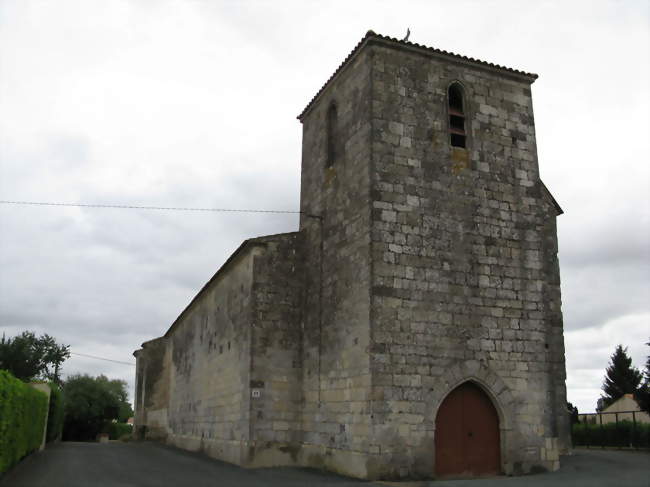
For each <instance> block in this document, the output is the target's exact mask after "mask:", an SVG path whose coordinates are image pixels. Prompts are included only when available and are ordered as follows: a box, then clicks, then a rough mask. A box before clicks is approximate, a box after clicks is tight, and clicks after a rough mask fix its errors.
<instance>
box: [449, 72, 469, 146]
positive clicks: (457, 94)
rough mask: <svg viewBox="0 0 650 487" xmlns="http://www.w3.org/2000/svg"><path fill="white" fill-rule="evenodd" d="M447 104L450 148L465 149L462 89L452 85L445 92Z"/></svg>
mask: <svg viewBox="0 0 650 487" xmlns="http://www.w3.org/2000/svg"><path fill="white" fill-rule="evenodd" d="M447 100H448V103H449V136H450V142H451V145H452V147H462V148H466V147H467V134H466V133H465V110H464V103H463V88H462V87H461V86H460V84H458V83H453V84H452V85H451V86H450V87H449V90H448V92H447Z"/></svg>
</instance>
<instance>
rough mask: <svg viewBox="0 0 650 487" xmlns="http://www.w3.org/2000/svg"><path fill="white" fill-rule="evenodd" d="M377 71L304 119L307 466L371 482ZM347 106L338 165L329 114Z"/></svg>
mask: <svg viewBox="0 0 650 487" xmlns="http://www.w3.org/2000/svg"><path fill="white" fill-rule="evenodd" d="M370 62H371V59H370V58H369V57H368V56H366V55H365V54H364V55H361V56H359V57H357V58H356V59H354V60H352V61H351V62H350V65H349V66H348V67H347V68H345V69H344V70H343V71H342V72H340V73H339V75H338V76H337V78H336V81H335V83H333V84H332V85H330V87H329V88H328V89H327V90H326V91H325V92H324V93H323V94H322V96H321V98H320V100H319V101H318V102H317V103H316V104H315V105H314V107H313V108H312V110H311V111H310V112H309V113H307V114H305V115H304V116H303V118H302V119H301V121H302V123H303V152H302V173H301V174H302V180H301V201H300V208H301V210H302V211H303V212H304V214H303V215H302V217H301V222H300V228H301V231H302V232H303V233H304V234H305V249H306V267H305V268H306V269H307V272H306V279H305V289H306V292H305V304H304V317H303V323H304V341H303V384H304V389H305V392H304V394H305V396H304V397H305V404H304V408H303V422H302V429H303V433H304V445H303V448H302V450H301V455H302V457H301V458H302V461H304V462H305V463H307V464H309V465H312V466H325V467H327V468H330V469H334V470H339V471H342V472H345V473H349V474H352V475H358V476H362V477H363V476H365V474H366V465H365V464H366V456H365V452H366V451H367V449H368V437H369V435H370V431H369V429H370V428H369V426H370V410H369V404H370V403H369V399H370V397H369V394H370V373H369V355H368V346H369V332H370V327H369V312H370V302H369V288H370V247H369V244H370V234H369V228H370V184H369V183H370V175H369V167H368V161H369V159H370V150H371V144H370V102H371V97H370ZM332 102H334V103H336V106H337V113H338V120H337V130H336V134H335V138H336V146H337V158H336V159H335V160H334V161H333V164H332V165H331V167H328V161H327V154H328V148H327V111H328V109H329V107H330V104H331V103H332Z"/></svg>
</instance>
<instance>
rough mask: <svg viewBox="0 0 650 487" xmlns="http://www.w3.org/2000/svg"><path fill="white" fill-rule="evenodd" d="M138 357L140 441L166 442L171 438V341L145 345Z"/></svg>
mask: <svg viewBox="0 0 650 487" xmlns="http://www.w3.org/2000/svg"><path fill="white" fill-rule="evenodd" d="M135 356H136V389H135V417H134V423H135V425H134V426H135V432H136V435H137V436H139V437H146V438H150V439H156V440H164V439H165V438H166V437H167V411H168V407H169V371H170V366H169V365H170V360H169V348H168V347H167V339H166V338H164V337H160V338H156V339H155V340H151V341H148V342H146V343H144V344H143V349H142V350H138V351H137V352H136V353H135Z"/></svg>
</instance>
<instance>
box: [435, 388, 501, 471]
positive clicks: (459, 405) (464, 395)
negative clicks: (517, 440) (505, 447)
mask: <svg viewBox="0 0 650 487" xmlns="http://www.w3.org/2000/svg"><path fill="white" fill-rule="evenodd" d="M500 444H501V440H500V434H499V415H498V414H497V410H496V409H495V407H494V404H492V401H491V400H490V398H489V397H488V395H487V394H486V393H485V392H483V390H482V389H481V388H480V387H478V386H477V385H476V384H473V383H472V382H464V383H463V384H461V385H459V386H458V387H456V389H454V390H453V391H451V392H450V393H449V395H448V396H447V397H446V398H445V399H444V401H443V402H442V404H441V405H440V407H439V408H438V414H437V415H436V433H435V455H436V458H435V461H436V463H435V465H436V475H437V476H440V477H444V476H480V475H497V474H499V473H500V472H501V447H500Z"/></svg>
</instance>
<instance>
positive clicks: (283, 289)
mask: <svg viewBox="0 0 650 487" xmlns="http://www.w3.org/2000/svg"><path fill="white" fill-rule="evenodd" d="M260 240H261V241H263V242H264V245H265V247H264V252H263V253H261V254H260V255H257V256H256V257H255V259H254V261H253V288H252V293H253V296H252V297H253V302H252V309H253V312H252V342H251V351H252V353H251V380H250V384H251V417H250V422H251V426H250V431H251V438H250V440H251V441H250V446H251V448H250V449H249V459H248V463H247V464H248V466H254V467H261V466H276V465H291V464H295V463H296V461H297V451H298V450H299V448H300V444H301V441H302V432H301V416H300V414H301V411H302V397H303V396H302V353H301V351H302V343H301V341H302V327H301V318H302V307H301V305H302V291H303V278H304V269H303V252H302V245H301V243H302V235H301V234H300V233H291V234H284V235H274V236H269V237H262V238H261V239H260Z"/></svg>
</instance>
